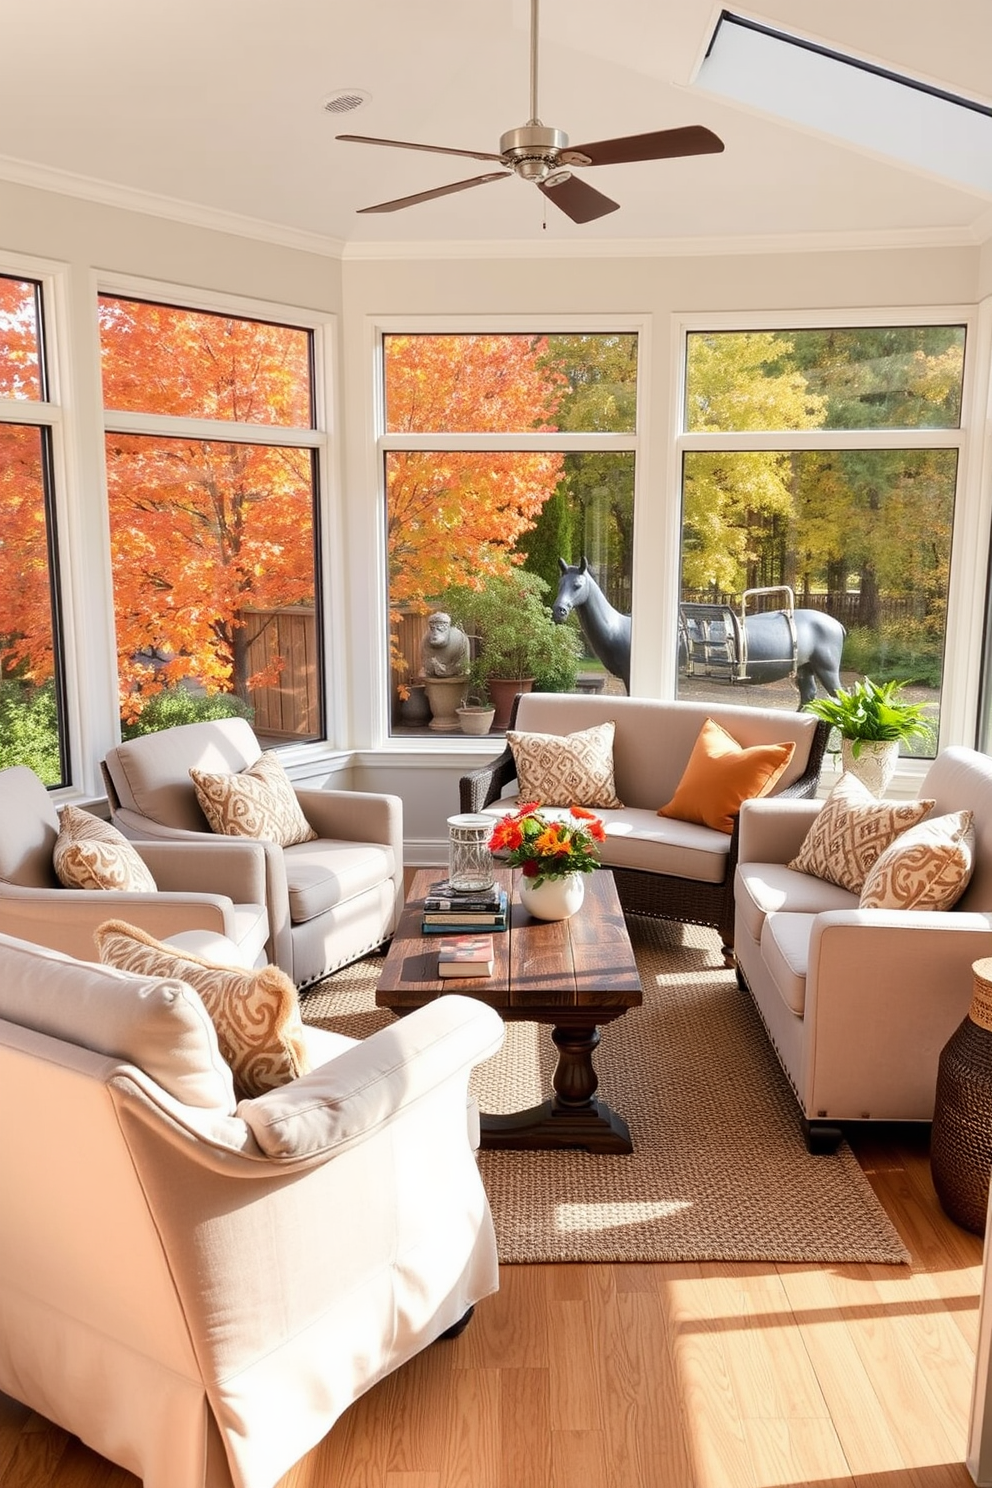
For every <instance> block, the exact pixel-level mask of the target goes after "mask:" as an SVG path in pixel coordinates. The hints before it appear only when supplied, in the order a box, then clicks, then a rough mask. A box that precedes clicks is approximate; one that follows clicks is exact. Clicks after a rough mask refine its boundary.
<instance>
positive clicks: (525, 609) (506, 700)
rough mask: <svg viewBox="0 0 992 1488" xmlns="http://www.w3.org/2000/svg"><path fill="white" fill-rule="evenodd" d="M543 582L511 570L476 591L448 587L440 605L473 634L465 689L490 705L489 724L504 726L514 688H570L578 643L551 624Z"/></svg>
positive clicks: (578, 653) (565, 629) (565, 628)
mask: <svg viewBox="0 0 992 1488" xmlns="http://www.w3.org/2000/svg"><path fill="white" fill-rule="evenodd" d="M547 592H548V585H547V584H546V583H545V581H544V580H543V579H542V578H540V577H539V576H538V575H537V574H532V573H528V572H527V571H526V570H525V569H521V568H515V569H513V570H512V571H511V572H510V573H509V574H506V575H502V574H501V575H493V576H491V577H490V578H488V579H486V581H485V583H484V584H483V585H481V586H480V588H478V589H470V588H468V587H467V586H465V587H464V588H459V589H457V590H450V591H449V592H448V593H447V594H446V595H445V604H446V605H447V606H448V608H449V610H450V612H451V614H452V616H453V617H455V618H456V619H457V623H458V624H459V625H460V626H461V628H462V629H463V630H464V631H465V632H466V633H467V634H468V635H469V636H471V637H472V640H473V653H474V654H473V658H472V663H471V673H470V681H469V692H470V694H471V695H473V696H476V697H484V698H488V700H489V702H490V703H491V704H492V705H493V706H494V707H495V710H496V717H495V720H494V724H493V726H494V727H495V728H497V729H500V728H506V726H507V724H508V723H509V717H510V707H511V705H512V702H513V698H514V696H515V695H516V693H518V692H529V691H530V690H531V688H537V689H538V690H539V691H542V692H569V691H571V689H572V688H573V687H574V686H575V679H576V676H577V674H578V664H579V657H580V656H581V652H582V647H581V642H580V640H579V636H578V633H577V632H576V631H575V630H574V629H573V628H572V627H571V626H570V625H556V624H555V623H554V621H553V620H552V618H551V610H550V608H549V607H548V605H547V604H546V602H545V595H546V594H547Z"/></svg>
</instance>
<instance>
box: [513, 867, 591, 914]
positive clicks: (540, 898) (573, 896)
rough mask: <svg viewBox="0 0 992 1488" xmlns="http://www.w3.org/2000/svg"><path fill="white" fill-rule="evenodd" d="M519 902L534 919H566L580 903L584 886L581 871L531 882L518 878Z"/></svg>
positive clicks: (584, 892) (584, 891)
mask: <svg viewBox="0 0 992 1488" xmlns="http://www.w3.org/2000/svg"><path fill="white" fill-rule="evenodd" d="M519 888H520V902H521V904H522V905H523V907H524V909H525V910H526V911H527V913H528V914H530V915H533V916H534V918H535V920H567V919H568V918H569V916H570V915H573V914H574V913H575V911H576V910H577V909H579V908H580V907H581V905H582V901H583V899H584V898H585V896H586V886H585V882H584V877H583V875H582V874H581V873H567V874H566V875H565V876H564V877H563V878H546V879H545V880H544V882H543V883H540V884H532V883H531V882H530V881H529V879H526V878H521V880H520V886H519Z"/></svg>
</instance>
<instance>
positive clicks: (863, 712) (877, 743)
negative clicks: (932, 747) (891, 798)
mask: <svg viewBox="0 0 992 1488" xmlns="http://www.w3.org/2000/svg"><path fill="white" fill-rule="evenodd" d="M905 685H906V684H905V683H904V682H895V681H892V682H873V681H872V679H871V678H870V677H859V678H858V679H857V681H855V682H854V683H852V685H851V686H850V687H849V688H844V687H839V688H838V689H837V693H836V695H835V696H834V697H826V698H814V699H813V701H812V702H811V703H807V704H806V711H807V713H812V714H814V715H815V717H817V718H822V719H823V721H824V722H825V723H829V724H830V726H831V727H832V728H835V729H836V730H837V732H838V734H839V735H840V757H841V764H842V765H843V768H844V769H845V770H850V771H851V772H852V773H853V774H855V775H857V776H858V777H859V778H860V779H861V780H863V781H864V783H865V784H866V785H867V786H868V787H869V789H870V790H873V791H874V792H875V794H876V795H881V793H882V791H884V789H885V787H886V786H887V785H888V783H889V781H890V780H891V779H892V775H893V773H894V771H895V767H896V760H897V759H898V756H899V747H900V745H901V744H902V743H903V742H904V741H906V742H908V741H909V740H910V739H928V740H932V739H933V736H934V730H933V723H932V721H931V719H930V717H929V714H928V711H927V709H928V704H926V703H914V702H910V701H909V700H908V699H906V698H903V697H901V696H900V693H901V692H902V689H903V688H904V687H905Z"/></svg>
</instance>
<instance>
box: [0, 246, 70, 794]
mask: <svg viewBox="0 0 992 1488" xmlns="http://www.w3.org/2000/svg"><path fill="white" fill-rule="evenodd" d="M43 327H44V321H43V316H42V288H41V285H40V284H39V283H36V282H34V281H32V280H27V279H18V278H12V277H7V276H3V275H0V768H4V769H6V768H8V767H9V766H11V765H27V766H28V767H29V768H30V769H32V770H34V771H35V773H36V774H37V775H39V776H40V777H41V779H42V780H43V781H44V782H45V784H46V785H50V786H57V785H64V784H65V783H66V781H67V778H68V764H67V760H68V745H67V739H66V729H65V709H64V703H63V677H62V673H61V658H62V654H63V648H62V647H61V645H60V644H59V639H58V638H59V626H58V617H59V602H58V585H57V582H56V559H55V553H56V545H55V508H54V499H53V489H52V440H53V427H54V424H55V422H56V420H57V417H58V410H57V409H56V408H55V407H54V406H53V405H52V404H51V403H50V402H49V392H48V372H47V367H46V360H45V342H44V334H43Z"/></svg>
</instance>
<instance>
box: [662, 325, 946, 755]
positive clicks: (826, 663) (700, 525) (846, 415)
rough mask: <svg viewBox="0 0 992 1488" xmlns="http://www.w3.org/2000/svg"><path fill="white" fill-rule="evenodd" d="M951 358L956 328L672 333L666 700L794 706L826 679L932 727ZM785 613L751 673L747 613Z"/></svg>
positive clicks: (755, 640)
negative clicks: (673, 571) (857, 685)
mask: <svg viewBox="0 0 992 1488" xmlns="http://www.w3.org/2000/svg"><path fill="white" fill-rule="evenodd" d="M964 346H965V332H964V328H963V327H962V326H960V325H929V326H895V325H894V326H875V327H867V328H865V327H861V328H857V327H845V328H825V329H795V330H788V331H786V330H774V331H706V332H691V333H690V334H689V335H688V337H687V341H686V363H685V398H684V403H685V414H684V432H683V436H682V440H681V444H682V524H683V525H682V594H681V601H682V603H681V610H680V629H679V684H678V690H679V696H681V697H707V698H713V699H718V698H721V697H727V696H728V694H729V693H730V692H731V691H732V690H733V691H734V693H735V696H736V700H737V701H747V702H749V703H751V704H753V705H755V706H764V707H777V706H778V707H789V708H794V707H796V706H797V704H798V702H799V701H800V700H801V699H802V698H804V697H807V696H809V695H810V694H811V693H812V692H814V691H815V692H816V693H817V694H819V695H823V694H824V692H826V691H827V690H829V689H831V688H832V686H833V685H835V684H836V673H837V669H838V668H839V673H840V681H841V683H842V684H845V685H846V684H849V683H850V682H851V681H852V680H854V678H856V677H859V676H866V675H867V676H870V677H872V678H873V680H875V681H877V682H882V681H887V680H896V681H898V682H900V683H905V684H906V695H907V696H909V697H913V698H915V699H919V700H921V701H923V702H925V703H927V704H929V705H930V711H931V713H932V717H933V721H934V724H935V725H937V724H938V723H939V706H940V693H941V684H942V679H943V670H944V645H945V629H946V621H947V599H948V586H949V576H950V565H951V535H952V526H953V517H954V501H955V490H956V482H957V472H958V462H959V455H960V445H961V432H960V425H961V400H962V386H963V371H964ZM790 606H794V608H793V609H792V623H791V626H790V625H787V624H785V623H783V624H782V625H781V627H780V630H781V634H780V636H779V640H780V642H781V644H780V645H778V647H777V649H775V650H774V651H773V652H772V653H770V656H769V657H768V658H766V659H763V658H765V651H764V649H763V647H764V645H765V644H766V641H765V638H764V636H763V635H762V625H761V622H753V623H749V616H753V615H754V614H756V613H757V612H760V611H763V610H776V611H777V610H779V609H782V608H785V609H786V610H787V611H788V610H789V609H790ZM822 614H827V615H829V616H832V617H834V619H836V620H837V621H839V622H840V624H841V625H842V626H843V627H844V632H845V633H844V634H843V636H842V637H841V640H840V641H838V642H836V643H835V642H834V640H833V639H832V638H830V637H828V638H827V639H826V640H824V636H823V627H822V626H818V624H817V616H819V615H822ZM764 632H765V635H769V634H771V628H770V626H768V625H767V624H766V625H765V626H764ZM838 634H839V633H838ZM749 641H750V642H751V644H750V647H749V645H748V643H749ZM841 642H842V650H841V649H840V645H841ZM934 740H936V731H935V734H934ZM934 747H935V743H930V744H921V745H919V746H918V752H920V753H929V754H932V753H933V752H934ZM907 752H909V751H908V750H907Z"/></svg>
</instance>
